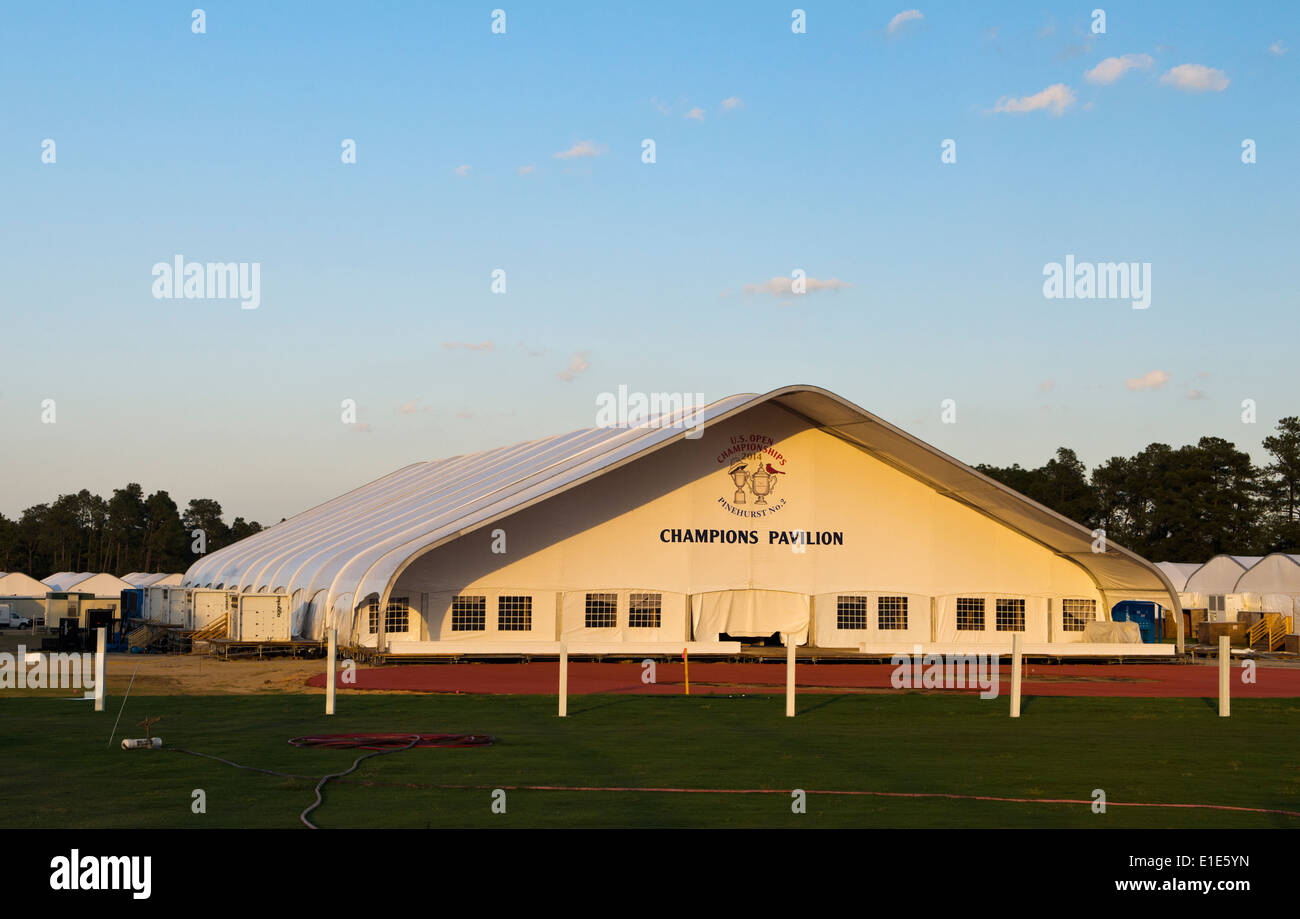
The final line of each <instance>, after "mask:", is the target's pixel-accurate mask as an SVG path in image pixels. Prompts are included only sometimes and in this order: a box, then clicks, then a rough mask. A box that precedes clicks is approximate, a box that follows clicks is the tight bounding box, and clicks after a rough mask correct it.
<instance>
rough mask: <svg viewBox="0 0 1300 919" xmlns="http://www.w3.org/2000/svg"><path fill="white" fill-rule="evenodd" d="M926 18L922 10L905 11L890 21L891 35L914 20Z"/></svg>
mask: <svg viewBox="0 0 1300 919" xmlns="http://www.w3.org/2000/svg"><path fill="white" fill-rule="evenodd" d="M924 18H925V14H924V13H922V12H921V11H920V10H903V12H901V13H899V14H897V15H896V16H894V18H893V19H891V20H889V34H890V35H893V34H894V33H895V32H897V31H898V30H899V29H901V28H902V27H903V25H904V24H905V23H908V22H911V21H913V20H918V19H924Z"/></svg>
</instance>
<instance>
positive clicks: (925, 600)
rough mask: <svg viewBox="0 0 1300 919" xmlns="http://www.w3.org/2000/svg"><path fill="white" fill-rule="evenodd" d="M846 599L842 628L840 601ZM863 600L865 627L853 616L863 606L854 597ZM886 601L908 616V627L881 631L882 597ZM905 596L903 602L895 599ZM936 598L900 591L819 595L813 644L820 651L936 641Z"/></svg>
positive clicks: (814, 611)
mask: <svg viewBox="0 0 1300 919" xmlns="http://www.w3.org/2000/svg"><path fill="white" fill-rule="evenodd" d="M841 597H843V598H845V600H846V604H845V605H846V606H848V607H850V609H847V610H846V611H845V612H846V616H845V624H849V625H850V627H847V628H841V617H840V598H841ZM859 597H860V598H862V601H863V602H862V604H860V607H861V610H862V612H863V614H864V616H865V622H866V626H865V628H855V627H852V625H853V624H854V619H853V616H854V615H855V614H856V613H857V612H858V610H857V609H856V608H854V607H858V606H859V604H857V603H855V602H854V598H859ZM882 597H883V598H885V601H884V602H885V605H886V607H887V608H888V609H890V610H891V611H892V610H899V611H902V612H905V613H906V622H907V625H906V627H905V628H883V629H882V628H881V627H880V624H881V598H882ZM896 597H901V598H902V599H903V601H904V602H903V603H899V602H898V601H897V600H895V599H893V598H896ZM932 606H933V600H932V598H930V597H928V596H926V595H924V594H907V593H903V592H902V591H896V590H883V591H842V592H839V593H825V594H818V595H816V596H815V597H813V634H812V637H811V644H812V645H814V646H815V647H818V648H846V649H853V650H856V649H857V648H858V647H859V646H860V645H862V644H863V643H866V644H875V643H876V642H879V641H882V640H899V641H911V642H922V643H924V642H929V641H933V634H932V632H931V623H932V611H931V607H932Z"/></svg>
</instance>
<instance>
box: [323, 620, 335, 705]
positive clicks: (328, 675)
mask: <svg viewBox="0 0 1300 919" xmlns="http://www.w3.org/2000/svg"><path fill="white" fill-rule="evenodd" d="M329 632H330V635H329V663H328V664H327V665H326V666H325V714H327V715H332V714H334V659H335V656H336V655H337V651H338V629H330V630H329Z"/></svg>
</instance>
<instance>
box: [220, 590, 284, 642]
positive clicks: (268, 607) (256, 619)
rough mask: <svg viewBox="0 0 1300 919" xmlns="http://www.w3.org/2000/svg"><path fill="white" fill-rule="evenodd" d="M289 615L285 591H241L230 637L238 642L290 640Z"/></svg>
mask: <svg viewBox="0 0 1300 919" xmlns="http://www.w3.org/2000/svg"><path fill="white" fill-rule="evenodd" d="M291 621H292V616H291V615H290V610H289V596H288V594H241V595H239V613H238V615H237V616H236V617H235V622H234V624H233V625H232V628H231V630H230V637H231V638H235V639H238V640H239V641H289V640H290V639H291V638H292V637H293V635H292V632H291V628H290V625H291Z"/></svg>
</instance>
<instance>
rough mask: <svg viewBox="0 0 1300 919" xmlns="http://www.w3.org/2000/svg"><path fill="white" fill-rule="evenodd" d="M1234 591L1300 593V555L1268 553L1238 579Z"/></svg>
mask: <svg viewBox="0 0 1300 919" xmlns="http://www.w3.org/2000/svg"><path fill="white" fill-rule="evenodd" d="M1233 593H1253V594H1300V555H1288V554H1286V553H1285V552H1274V553H1273V554H1272V555H1266V556H1264V557H1263V558H1262V559H1260V560H1259V561H1258V562H1256V563H1255V564H1254V565H1252V566H1251V567H1250V568H1249V569H1247V570H1246V571H1244V572H1242V574H1241V577H1239V578H1238V579H1237V583H1236V586H1235V587H1234V589H1233Z"/></svg>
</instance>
